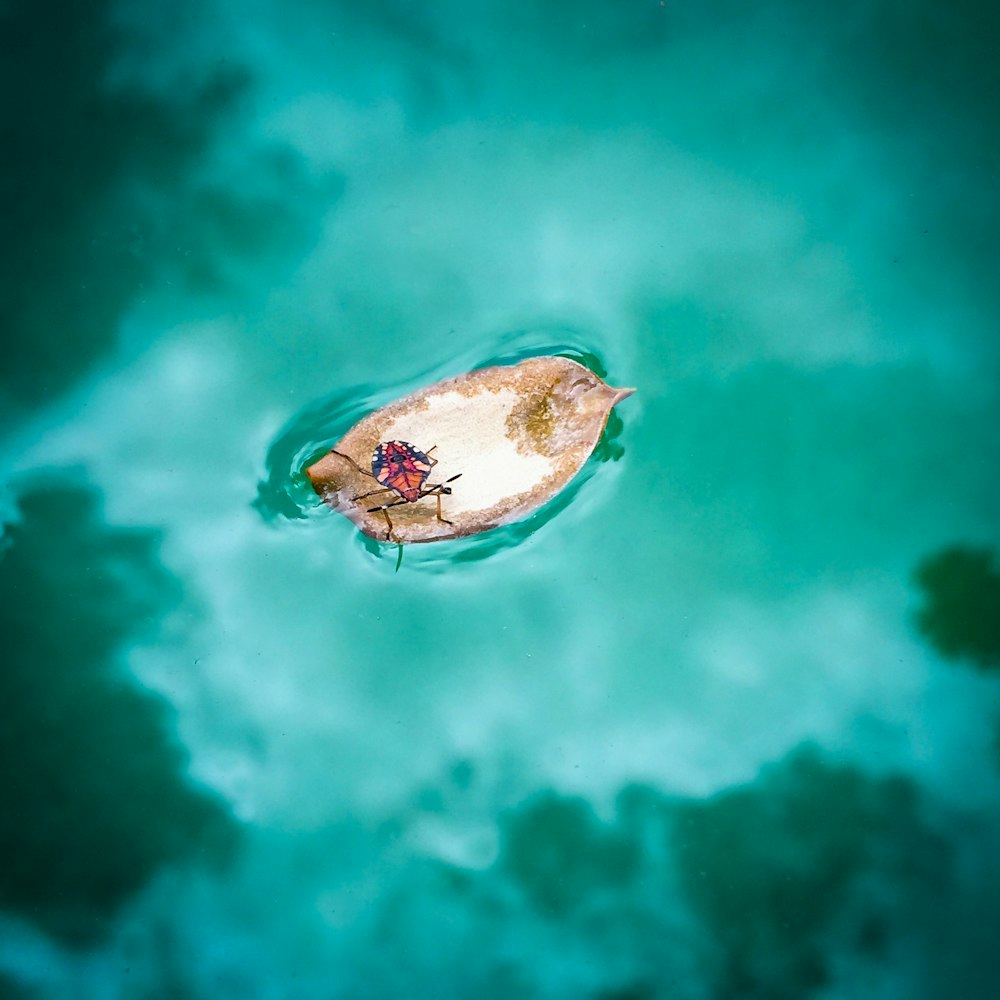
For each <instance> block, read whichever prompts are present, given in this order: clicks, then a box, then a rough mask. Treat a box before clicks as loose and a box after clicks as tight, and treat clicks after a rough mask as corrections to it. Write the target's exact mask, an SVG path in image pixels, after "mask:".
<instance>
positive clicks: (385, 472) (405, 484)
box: [332, 441, 462, 542]
mask: <svg viewBox="0 0 1000 1000" xmlns="http://www.w3.org/2000/svg"><path fill="white" fill-rule="evenodd" d="M436 447H437V445H434V447H433V448H428V450H427V451H426V452H423V451H421V450H420V449H419V448H417V447H415V446H414V445H412V444H410V443H409V442H408V441H382V442H380V443H379V444H378V445H376V446H375V450H374V451H373V452H372V471H371V472H366V471H365V470H364V469H362V468H361V466H360V465H358V463H357V462H355V461H354V459H353V458H351V456H350V455H345V454H343V452H339V451H337V450H336V449H333V450H332V451H333V454H334V455H340V457H341V458H346V459H347V461H348V462H350V463H351V465H353V466H354V467H355V468H356V469H357V470H358V472H360V473H361V474H362V475H363V476H368V477H369V478H370V479H374V480H375V481H376V482H377V483H379V484H380V487H379V488H378V489H375V490H369V491H368V492H367V493H360V494H358V496H356V497H352V499H353V500H364V499H365V498H366V497H373V496H377V495H378V494H379V493H393V494H395V495H396V496H397V497H398V498H399V499H396V500H391V501H390V502H389V503H384V504H381V505H380V506H378V507H369V508H368V513H369V514H374V513H376V512H377V511H381V512H382V516H383V517H384V518H385V523H386V526H387V527H388V531H387V533H386V536H385V537H386V541H389V542H391V541H397V540H398V539H394V538H393V535H392V521H391V519H390V518H389V508H390V507H398V506H400V505H401V504H404V503H416V502H417V501H418V500H422V499H423V498H424V497H436V498H437V518H438V520H439V521H441V522H442V523H443V524H451V523H452V522H451V521H449V520H448V519H447V518H446V517H445V516H444V515H443V514H442V513H441V497H442V496H448V495H450V493H451V487H450V486H448V483H453V482H454V481H455V480H456V479H458V477H459V476H461V475H462V473H461V472H460V473H458V475H455V476H452V477H451V478H450V479H446V480H445V481H444V482H443V483H437V484H433V485H431V484H428V483H427V477H428V476H429V475H430V472H431V469H433V468H434V466H435V465H437V459H435V458H431V456H430V453H431V452H432V451H433V450H434V448H436Z"/></svg>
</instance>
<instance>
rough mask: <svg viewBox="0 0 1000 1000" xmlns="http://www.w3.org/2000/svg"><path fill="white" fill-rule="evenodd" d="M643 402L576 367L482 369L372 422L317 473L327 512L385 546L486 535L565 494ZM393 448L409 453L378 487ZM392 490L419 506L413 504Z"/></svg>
mask: <svg viewBox="0 0 1000 1000" xmlns="http://www.w3.org/2000/svg"><path fill="white" fill-rule="evenodd" d="M633 391H634V390H633V389H615V388H613V387H612V386H609V385H607V384H606V383H605V382H603V381H602V380H601V379H600V378H598V377H597V376H596V375H595V374H594V373H593V372H592V371H590V369H588V368H585V367H584V366H583V365H581V364H578V363H577V362H575V361H571V360H569V359H568V358H561V357H542V358H529V359H528V360H526V361H522V362H520V363H519V364H516V365H504V366H498V367H493V368H481V369H479V370H477V371H473V372H469V373H468V374H466V375H458V376H456V377H454V378H449V379H445V380H444V381H442V382H436V383H435V384H434V385H431V386H428V387H427V388H426V389H421V390H420V391H419V392H415V393H411V394H410V395H408V396H404V397H403V398H402V399H398V400H396V401H395V402H394V403H390V404H389V405H388V406H383V407H382V408H381V409H378V410H375V411H374V412H373V413H369V414H368V416H366V417H364V418H363V419H362V420H360V421H359V422H358V423H357V424H355V425H354V426H353V427H352V428H351V429H350V430H349V431H348V432H347V433H346V434H345V435H344V436H343V437H342V438H341V439H340V440H339V441H338V442H337V443H336V444H335V445H334V446H333V448H332V449H331V450H330V451H329V452H328V453H327V454H326V455H324V456H323V458H321V459H320V460H319V461H318V462H316V463H315V464H314V465H311V466H309V468H308V469H306V474H307V475H308V476H309V479H310V480H311V481H312V484H313V487H314V488H315V490H316V492H317V493H318V494H319V495H320V496H321V497H322V498H323V500H324V501H325V502H326V503H328V504H329V505H330V506H331V507H333V508H334V509H335V510H338V511H340V512H341V513H343V514H345V515H347V517H349V518H350V519H351V520H352V521H353V522H354V523H355V524H357V526H358V527H359V528H360V529H361V530H362V531H363V532H364V533H365V534H366V535H369V536H370V537H372V538H377V539H379V540H380V541H392V542H433V541H441V540H444V539H447V538H462V537H465V536H468V535H475V534H478V533H479V532H482V531H488V530H489V529H490V528H495V527H497V526H498V525H501V524H507V523H509V522H511V521H517V520H520V519H521V518H523V517H526V516H527V515H529V514H531V513H532V512H533V511H535V510H537V509H538V508H539V507H541V506H542V505H543V504H545V503H547V502H548V501H549V500H551V499H552V498H553V497H554V496H556V494H558V493H559V492H560V491H561V490H563V489H564V488H565V487H566V486H567V485H568V483H569V482H570V480H571V479H572V478H573V477H574V476H575V475H576V474H577V472H579V471H580V469H581V468H582V466H583V464H584V462H586V461H587V458H588V457H589V456H590V454H591V452H592V451H593V450H594V447H595V446H596V445H597V442H598V441H599V440H600V437H601V433H602V432H603V430H604V425H605V424H606V423H607V420H608V416H609V414H610V413H611V408H612V407H613V406H614V405H615V404H616V403H617V402H619V401H620V400H622V399H624V398H625V397H626V396H628V395H630V394H631V393H632V392H633ZM389 442H402V444H403V446H404V447H401V448H388V449H386V448H383V449H382V452H381V453H380V454H381V455H382V456H383V463H382V468H381V469H380V470H377V471H379V472H380V475H381V481H377V480H376V478H375V476H374V475H373V474H372V472H371V471H370V470H372V458H373V455H374V454H375V452H376V449H377V448H378V446H379V445H380V444H383V445H388V443H389ZM407 447H408V448H409V449H412V450H410V451H409V453H408V454H409V456H410V457H411V458H412V460H413V461H412V462H411V463H409V464H406V462H405V459H406V457H407ZM425 456H426V458H427V461H426V462H424V461H423V458H424V457H425ZM428 466H429V467H430V468H429V469H428V468H427V467H428ZM389 482H392V483H393V484H394V485H396V486H398V487H404V488H405V487H409V489H408V496H409V497H415V496H419V497H420V498H419V499H416V500H415V501H413V502H411V501H410V500H408V499H406V498H404V496H403V494H402V493H401V492H400V490H399V489H397V490H395V491H394V490H391V489H388V488H386V487H387V484H388V483H389ZM439 504H440V519H439V516H438V514H439ZM386 505H392V506H388V507H386Z"/></svg>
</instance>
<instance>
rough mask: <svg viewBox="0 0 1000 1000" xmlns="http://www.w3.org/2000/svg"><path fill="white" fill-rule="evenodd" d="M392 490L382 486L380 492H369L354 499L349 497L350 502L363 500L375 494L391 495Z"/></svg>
mask: <svg viewBox="0 0 1000 1000" xmlns="http://www.w3.org/2000/svg"><path fill="white" fill-rule="evenodd" d="M393 492H394V490H393V489H392V487H391V486H384V487H383V488H382V489H380V490H369V491H368V492H367V493H359V494H358V495H357V496H356V497H351V499H352V500H363V499H364V498H365V497H373V496H375V494H376V493H393Z"/></svg>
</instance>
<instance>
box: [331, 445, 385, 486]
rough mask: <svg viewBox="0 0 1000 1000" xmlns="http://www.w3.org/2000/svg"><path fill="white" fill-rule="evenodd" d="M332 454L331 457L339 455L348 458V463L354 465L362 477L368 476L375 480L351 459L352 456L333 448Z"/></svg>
mask: <svg viewBox="0 0 1000 1000" xmlns="http://www.w3.org/2000/svg"><path fill="white" fill-rule="evenodd" d="M330 454H331V455H339V456H340V457H341V458H346V459H347V461H348V462H350V463H351V465H353V466H354V468H355V469H357V470H358V472H360V473H361V475H362V476H367V477H368V478H369V479H374V478H375V477H374V476H373V475H372V474H371V473H370V472H365V470H364V469H362V468H361V466H360V465H358V463H357V462H355V461H354V459H353V458H351V456H350V455H345V454H344V453H343V452H342V451H337V449H336V448H331V449H330Z"/></svg>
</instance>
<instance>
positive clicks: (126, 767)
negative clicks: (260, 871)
mask: <svg viewBox="0 0 1000 1000" xmlns="http://www.w3.org/2000/svg"><path fill="white" fill-rule="evenodd" d="M78 473H79V470H72V469H64V470H51V471H50V472H48V473H47V474H46V475H45V477H44V479H43V480H41V481H40V482H39V483H38V484H37V485H35V486H32V487H29V488H27V489H26V490H25V491H24V492H23V493H22V495H21V496H20V498H19V501H18V505H19V517H18V522H17V523H16V524H13V525H8V526H7V527H6V530H5V533H4V549H3V552H2V555H0V645H2V647H3V649H4V667H3V670H2V671H0V704H2V705H3V706H4V708H3V719H2V722H0V787H2V788H3V790H4V809H3V818H2V820H0V852H2V854H3V858H4V864H3V866H2V867H0V901H2V903H3V905H4V906H6V907H10V908H12V909H14V910H17V911H19V912H21V913H23V914H24V915H25V916H26V917H28V918H29V919H31V920H35V921H38V922H39V923H41V924H42V925H43V926H44V927H46V928H47V929H48V930H50V931H51V932H52V933H54V934H56V935H58V936H62V937H65V938H66V939H67V940H69V941H73V942H80V941H90V940H92V939H94V938H95V937H99V936H100V935H101V934H103V933H105V932H106V931H108V930H109V929H110V927H111V926H112V919H113V917H114V916H115V914H116V913H117V911H118V910H119V909H120V907H121V906H122V904H123V903H124V902H125V901H126V900H127V899H128V898H129V897H130V896H131V895H132V894H134V893H135V892H136V891H138V890H139V889H140V888H142V886H144V885H145V884H146V883H147V882H148V881H149V880H150V879H151V878H152V877H153V875H154V874H155V873H156V872H157V870H158V869H160V868H161V867H162V866H164V865H167V864H171V863H176V862H178V861H180V860H182V859H184V858H192V857H194V858H201V859H204V858H209V857H211V858H216V859H219V858H223V857H226V856H227V855H229V854H230V853H231V852H232V849H233V847H234V845H235V839H236V833H237V829H236V825H235V823H234V822H233V820H232V819H231V818H230V816H229V814H228V812H227V810H226V809H225V807H224V805H223V803H222V802H221V801H220V800H219V799H218V798H217V797H216V796H214V795H212V794H210V793H209V792H208V791H206V790H204V789H200V788H198V787H196V786H195V785H193V784H192V783H191V782H190V781H189V780H188V779H187V778H186V776H185V771H186V767H187V759H186V754H185V753H184V751H183V750H182V748H181V747H180V746H178V745H177V743H176V741H175V739H174V737H173V735H172V733H171V728H172V727H171V724H170V723H171V714H170V708H169V706H168V705H167V703H166V702H165V701H164V700H163V699H161V698H159V697H156V696H154V695H152V694H150V693H148V692H146V691H144V690H142V688H140V687H139V686H138V685H137V684H136V683H135V681H134V680H133V679H132V678H130V677H129V676H128V675H127V673H126V672H125V670H124V665H123V663H122V661H121V652H122V650H123V648H125V647H126V646H127V644H128V643H129V642H130V641H132V640H134V639H135V638H137V637H142V636H144V637H146V638H147V639H148V638H151V637H152V636H154V635H155V633H156V626H157V624H158V622H159V620H160V618H161V617H162V616H163V615H164V614H165V613H166V612H167V611H169V610H170V609H171V608H172V607H173V606H174V605H176V604H177V602H178V601H179V600H181V599H182V598H181V590H180V581H178V580H177V579H176V578H174V577H173V576H171V574H170V573H168V572H167V571H166V570H165V569H164V568H163V566H162V565H161V564H160V561H159V557H158V553H157V549H158V544H159V537H158V535H157V533H156V532H155V531H151V530H149V529H140V528H131V529H121V528H118V529H116V528H110V527H107V526H106V525H105V524H104V523H103V520H102V517H101V511H100V507H99V505H98V500H99V498H98V496H97V495H96V494H95V492H94V491H93V490H91V489H89V488H87V487H86V486H83V485H79V484H78V482H77V480H78V478H79V474H78Z"/></svg>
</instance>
